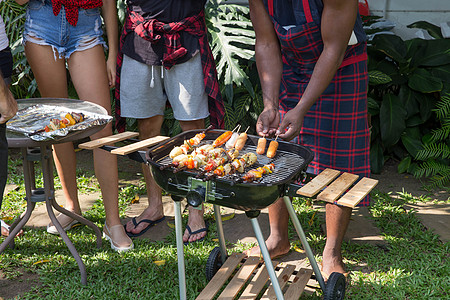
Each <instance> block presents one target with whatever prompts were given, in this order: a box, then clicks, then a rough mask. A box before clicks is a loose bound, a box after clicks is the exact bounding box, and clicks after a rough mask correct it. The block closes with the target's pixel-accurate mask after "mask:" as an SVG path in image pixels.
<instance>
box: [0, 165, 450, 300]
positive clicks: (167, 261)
mask: <svg viewBox="0 0 450 300" xmlns="http://www.w3.org/2000/svg"><path fill="white" fill-rule="evenodd" d="M55 176H56V174H55ZM40 180H41V179H39V178H38V179H37V184H40V182H39V181H40ZM9 181H10V182H11V183H14V184H16V185H18V186H19V188H18V189H17V190H15V191H12V192H11V193H9V195H8V196H7V197H5V198H4V200H3V207H2V211H1V212H0V214H1V217H2V218H4V219H12V218H15V217H17V216H19V215H20V213H22V212H23V211H24V210H25V206H24V204H25V201H24V200H23V198H24V194H25V190H24V185H23V176H22V174H21V162H20V160H12V161H10V176H9ZM78 184H79V187H80V192H83V193H89V192H90V191H92V190H96V189H98V184H97V182H96V180H95V177H94V176H93V175H92V174H89V173H87V172H85V171H82V170H78ZM55 188H60V185H59V182H58V178H57V177H55ZM136 193H138V194H144V193H145V189H144V187H143V184H140V185H134V186H128V187H127V188H124V189H122V190H121V191H120V197H119V198H120V199H119V203H120V211H121V214H122V216H124V212H125V209H126V207H127V205H128V204H129V203H130V201H131V199H132V198H133V197H134V195H135V194H136ZM392 196H396V197H392ZM372 197H373V202H374V204H373V205H372V206H371V207H370V213H371V216H372V217H373V219H374V221H375V224H376V226H377V227H378V228H379V229H380V231H381V233H382V235H383V236H384V238H385V240H386V241H387V245H388V247H386V248H384V249H382V248H380V247H377V246H372V245H368V244H366V245H359V244H354V243H352V244H349V243H345V244H344V246H343V255H344V258H345V263H346V266H347V269H348V270H350V271H352V273H351V275H350V280H349V284H348V287H347V291H346V294H347V299H445V298H446V299H449V298H450V263H449V253H450V243H445V244H444V243H442V242H440V241H439V239H438V237H437V236H436V235H435V234H433V233H432V232H430V231H428V230H426V229H425V228H424V227H423V225H422V224H421V223H420V222H419V221H418V219H417V217H416V216H415V214H414V212H413V211H405V209H403V204H405V203H411V202H415V201H418V200H417V199H414V198H413V197H411V196H410V195H408V194H407V193H402V194H398V195H389V194H383V193H380V192H377V191H375V192H373V193H372ZM420 200H422V201H423V200H424V199H420ZM447 201H449V200H447ZM39 205H42V204H39ZM294 207H295V209H296V211H297V215H298V217H299V220H300V222H301V223H302V226H303V229H304V230H305V232H306V234H307V236H308V239H309V242H310V246H311V247H312V248H313V251H314V253H321V252H322V249H323V247H324V244H325V236H324V234H323V233H322V231H321V228H320V222H321V219H320V218H319V217H318V214H316V213H315V212H316V209H314V208H313V207H312V206H310V205H308V204H307V201H304V199H300V198H299V199H295V200H294ZM84 216H85V217H87V218H88V219H89V220H91V221H92V222H94V223H96V224H97V225H98V226H99V227H101V226H103V224H104V218H105V216H104V211H103V206H102V204H101V202H98V203H96V204H95V205H94V207H93V208H92V209H91V210H90V211H88V212H87V213H85V214H84ZM206 218H207V219H209V221H210V224H211V226H210V234H209V235H208V238H207V239H206V240H205V241H204V242H202V243H196V244H194V245H189V246H187V247H185V263H186V280H187V294H188V299H195V297H196V296H197V295H198V294H199V293H200V292H201V291H202V289H203V288H204V287H205V286H206V284H207V280H206V277H205V263H206V260H207V258H208V255H209V253H210V251H211V250H212V249H213V248H214V247H216V246H217V245H218V243H217V241H216V226H215V223H214V222H213V221H212V218H213V216H212V214H208V215H207V216H206ZM184 220H185V221H186V220H187V215H186V214H185V215H184ZM290 230H291V232H290V234H291V236H292V237H293V240H295V239H294V236H295V230H294V229H293V227H291V229H290ZM68 235H69V238H70V239H71V240H72V241H73V243H74V245H75V247H76V249H77V250H78V252H79V254H80V255H81V257H82V259H83V261H84V263H85V265H86V268H87V276H88V285H87V286H83V285H81V283H80V274H79V270H78V266H77V264H76V262H75V260H74V259H73V257H72V255H71V254H70V252H69V250H68V249H67V247H66V245H65V244H64V242H63V241H62V239H61V238H60V237H58V236H53V235H49V234H47V233H46V231H45V230H44V229H27V230H26V234H25V235H24V236H23V237H22V238H19V239H16V248H15V249H14V250H11V249H9V248H7V249H6V250H5V251H4V253H2V254H1V255H0V275H3V277H5V278H6V279H14V278H20V276H21V275H22V274H23V273H24V272H27V273H29V272H30V273H35V274H37V275H38V276H39V282H40V284H39V285H37V286H35V287H34V288H33V289H32V290H31V291H29V292H26V293H25V294H22V295H21V296H19V297H18V299H178V298H179V296H178V270H177V261H176V245H175V233H174V232H172V234H171V235H170V236H169V238H168V240H167V242H148V241H147V240H142V239H135V240H134V242H135V247H136V249H135V250H133V251H129V252H126V253H123V254H118V253H116V252H114V251H113V250H112V249H111V248H110V245H109V243H108V242H106V241H105V240H104V242H103V246H102V248H101V249H97V248H96V241H95V236H94V234H93V233H92V231H91V230H90V229H88V228H87V227H85V226H79V227H76V228H74V229H73V230H70V231H69V232H68ZM2 240H3V239H2V238H0V241H2ZM228 246H229V253H232V252H233V251H242V250H243V249H244V248H249V247H250V245H231V244H230V245H228ZM292 247H293V248H294V247H295V242H292ZM317 260H319V261H320V256H317ZM0 292H1V286H0ZM321 295H322V292H321V291H320V290H318V291H317V292H316V293H315V294H312V295H304V296H303V298H302V299H320V298H321ZM1 296H2V295H1V294H0V299H2V298H1Z"/></svg>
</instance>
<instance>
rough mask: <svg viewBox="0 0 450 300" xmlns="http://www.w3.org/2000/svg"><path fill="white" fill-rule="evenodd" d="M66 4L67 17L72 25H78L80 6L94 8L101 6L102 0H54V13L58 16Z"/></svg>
mask: <svg viewBox="0 0 450 300" xmlns="http://www.w3.org/2000/svg"><path fill="white" fill-rule="evenodd" d="M63 5H64V9H65V10H66V18H67V21H68V22H69V24H70V25H72V26H76V25H77V22H78V8H83V9H92V8H96V7H101V6H102V5H103V2H102V0H52V7H53V14H54V15H55V16H57V15H58V14H59V12H60V10H61V7H62V6H63Z"/></svg>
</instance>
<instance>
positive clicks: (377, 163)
mask: <svg viewBox="0 0 450 300" xmlns="http://www.w3.org/2000/svg"><path fill="white" fill-rule="evenodd" d="M383 165H384V155H383V147H382V146H381V144H380V143H379V142H378V141H375V142H374V143H372V146H371V147H370V169H371V171H372V173H375V174H380V173H381V169H382V168H383Z"/></svg>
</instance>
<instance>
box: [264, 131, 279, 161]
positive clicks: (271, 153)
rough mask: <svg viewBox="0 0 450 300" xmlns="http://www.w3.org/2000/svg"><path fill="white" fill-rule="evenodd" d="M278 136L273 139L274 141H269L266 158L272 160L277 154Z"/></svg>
mask: <svg viewBox="0 0 450 300" xmlns="http://www.w3.org/2000/svg"><path fill="white" fill-rule="evenodd" d="M277 139H278V136H277V137H276V138H275V140H273V141H271V142H270V144H269V148H267V154H266V155H267V157H268V158H274V157H275V155H276V154H277V149H278V142H277Z"/></svg>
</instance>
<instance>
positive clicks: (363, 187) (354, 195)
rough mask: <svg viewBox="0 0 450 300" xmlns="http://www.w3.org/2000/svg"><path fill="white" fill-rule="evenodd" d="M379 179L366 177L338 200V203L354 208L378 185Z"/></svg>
mask: <svg viewBox="0 0 450 300" xmlns="http://www.w3.org/2000/svg"><path fill="white" fill-rule="evenodd" d="M377 183H378V180H375V179H372V178H367V177H364V178H362V179H361V180H360V181H358V183H357V184H356V185H355V186H354V187H352V188H351V189H350V191H348V192H347V193H346V194H345V195H344V196H342V197H341V199H339V200H338V201H337V204H339V205H343V206H348V207H352V208H354V207H355V206H356V205H357V204H358V203H359V202H360V201H361V200H362V199H363V198H364V197H365V196H367V194H369V192H370V191H371V190H372V189H373V188H374V187H375V186H376V185H377Z"/></svg>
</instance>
